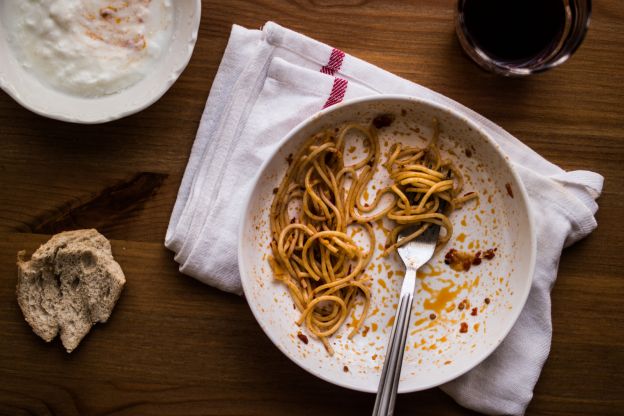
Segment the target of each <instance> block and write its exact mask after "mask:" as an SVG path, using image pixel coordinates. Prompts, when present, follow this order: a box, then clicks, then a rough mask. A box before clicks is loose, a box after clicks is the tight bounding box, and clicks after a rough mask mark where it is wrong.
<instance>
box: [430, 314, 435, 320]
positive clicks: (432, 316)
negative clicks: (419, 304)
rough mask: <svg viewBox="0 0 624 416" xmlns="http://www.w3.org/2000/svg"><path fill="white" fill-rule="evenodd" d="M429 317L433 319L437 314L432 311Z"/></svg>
mask: <svg viewBox="0 0 624 416" xmlns="http://www.w3.org/2000/svg"><path fill="white" fill-rule="evenodd" d="M429 319H431V320H432V321H433V320H434V319H436V314H435V313H432V314H431V315H429Z"/></svg>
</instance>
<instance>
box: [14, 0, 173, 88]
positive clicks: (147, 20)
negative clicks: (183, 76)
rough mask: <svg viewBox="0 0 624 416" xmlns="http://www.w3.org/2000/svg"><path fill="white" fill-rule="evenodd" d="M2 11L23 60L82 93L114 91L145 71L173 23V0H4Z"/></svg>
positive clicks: (50, 80) (51, 79) (45, 76)
mask: <svg viewBox="0 0 624 416" xmlns="http://www.w3.org/2000/svg"><path fill="white" fill-rule="evenodd" d="M2 14H3V16H2V19H3V24H4V25H5V27H6V28H7V29H8V31H7V34H8V37H9V43H10V44H11V45H12V46H13V48H14V50H15V53H16V55H17V58H18V60H19V62H20V63H21V65H22V66H23V67H25V68H26V69H27V70H28V71H29V72H31V73H33V74H34V75H35V76H36V77H37V78H39V79H40V80H41V81H43V82H45V83H47V84H49V85H51V86H52V87H54V88H56V89H57V90H60V91H63V92H65V93H68V94H72V95H77V96H82V97H98V96H104V95H110V94H114V93H116V92H119V91H121V90H123V89H125V88H128V87H130V86H131V85H133V84H135V83H137V82H138V81H139V80H141V79H142V78H143V77H145V75H146V74H147V73H149V71H150V70H151V69H153V67H154V66H155V63H156V61H157V60H158V59H159V57H160V56H161V55H162V52H163V51H164V50H166V48H167V47H168V46H169V42H170V40H171V32H172V26H173V6H172V4H171V0H151V1H150V0H134V1H133V0H128V1H110V0H109V1H99V0H8V1H6V2H5V4H4V8H3V9H2Z"/></svg>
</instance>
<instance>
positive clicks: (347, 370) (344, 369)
mask: <svg viewBox="0 0 624 416" xmlns="http://www.w3.org/2000/svg"><path fill="white" fill-rule="evenodd" d="M342 371H344V372H345V373H348V372H349V367H347V366H346V365H345V366H344V367H342Z"/></svg>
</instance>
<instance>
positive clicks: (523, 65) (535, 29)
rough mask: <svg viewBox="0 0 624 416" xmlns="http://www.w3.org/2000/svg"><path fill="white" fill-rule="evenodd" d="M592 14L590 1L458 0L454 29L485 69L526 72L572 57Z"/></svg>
mask: <svg viewBox="0 0 624 416" xmlns="http://www.w3.org/2000/svg"><path fill="white" fill-rule="evenodd" d="M590 16H591V0H459V1H458V3H457V20H456V30H457V36H458V37H459V42H460V43H461V45H462V47H463V48H464V51H466V53H467V54H468V56H470V57H471V58H472V59H473V60H474V61H475V62H476V63H477V64H479V65H480V66H481V67H482V68H484V69H486V70H488V71H492V72H494V73H497V74H501V75H506V76H523V75H530V74H534V73H536V72H541V71H545V70H547V69H550V68H553V67H555V66H557V65H561V64H562V63H563V62H565V61H566V60H568V58H569V57H570V56H571V55H572V54H573V53H574V51H575V50H576V49H577V48H578V47H579V45H580V44H581V42H582V41H583V38H584V37H585V33H586V32H587V28H588V27H589V20H590Z"/></svg>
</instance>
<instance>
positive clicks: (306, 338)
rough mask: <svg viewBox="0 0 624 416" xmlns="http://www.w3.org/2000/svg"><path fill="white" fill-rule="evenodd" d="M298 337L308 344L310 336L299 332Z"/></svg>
mask: <svg viewBox="0 0 624 416" xmlns="http://www.w3.org/2000/svg"><path fill="white" fill-rule="evenodd" d="M297 338H299V339H300V340H301V342H303V343H304V344H306V345H307V344H308V337H306V336H305V335H304V334H302V333H301V332H297Z"/></svg>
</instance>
